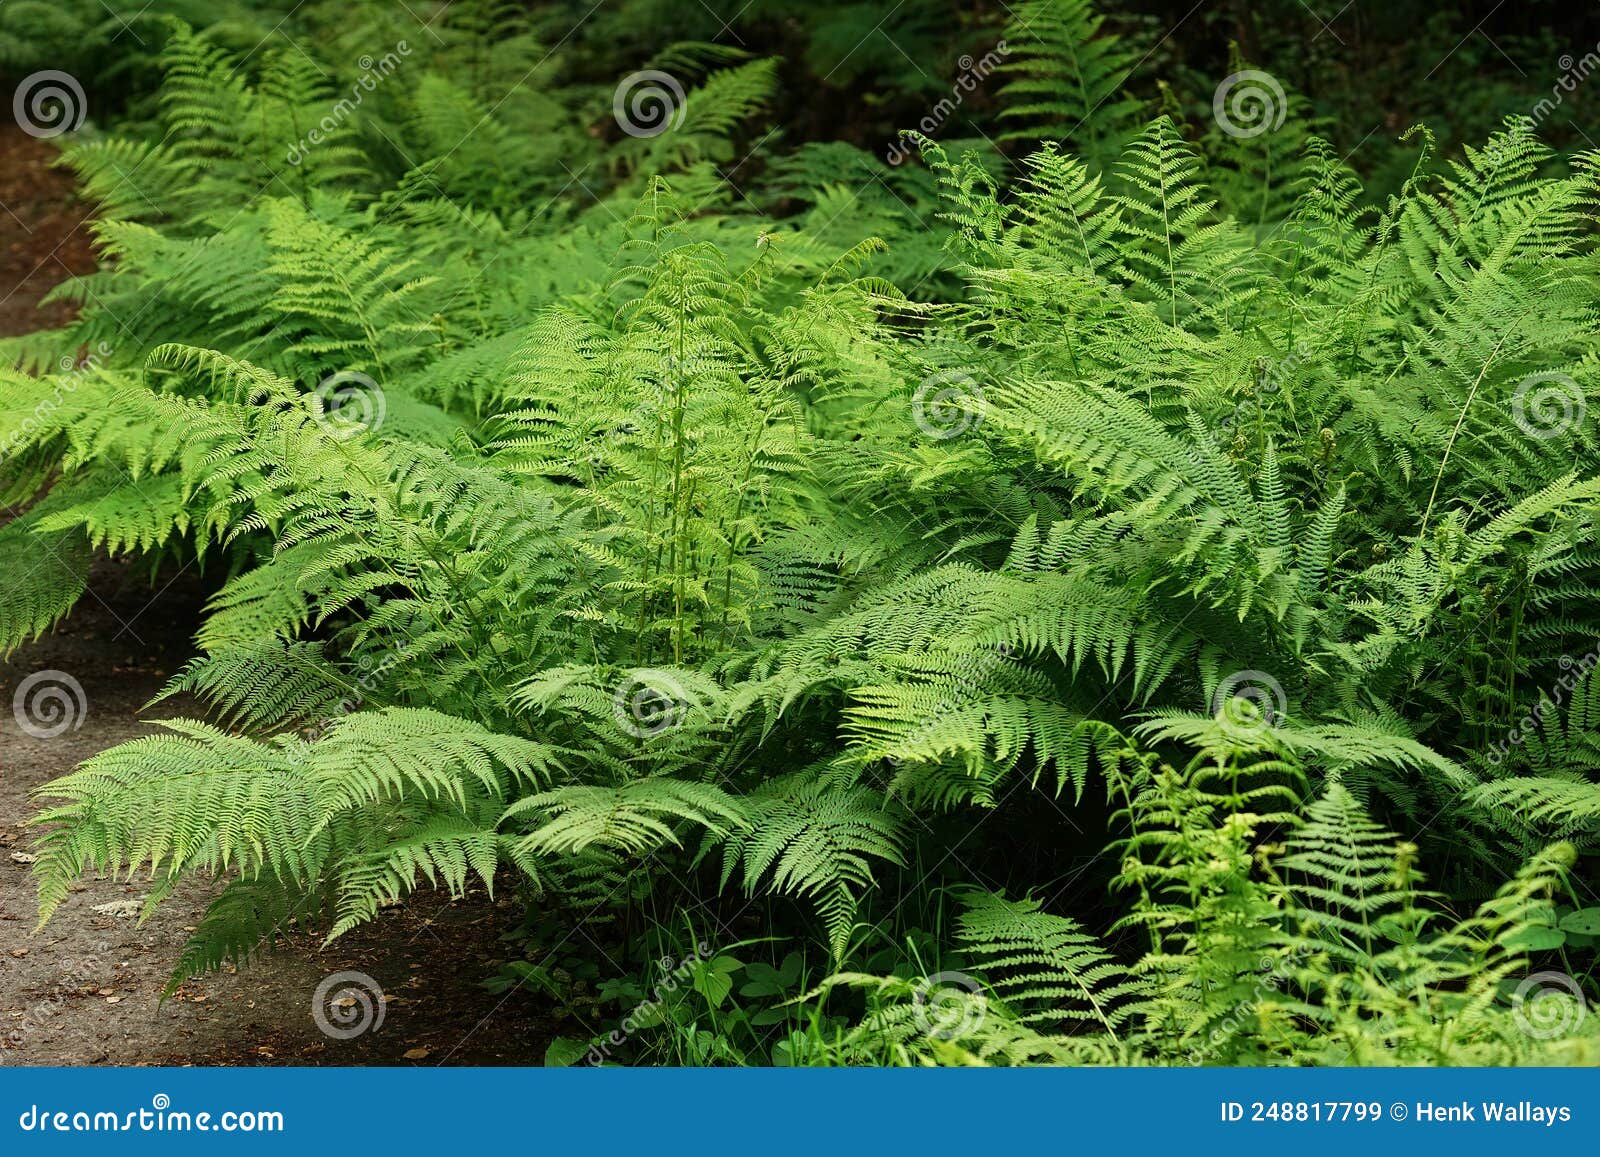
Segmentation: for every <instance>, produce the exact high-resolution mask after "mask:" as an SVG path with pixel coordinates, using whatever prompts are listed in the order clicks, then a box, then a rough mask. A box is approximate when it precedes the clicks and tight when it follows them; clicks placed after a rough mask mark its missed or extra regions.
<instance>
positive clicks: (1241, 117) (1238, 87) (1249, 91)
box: [1211, 68, 1289, 140]
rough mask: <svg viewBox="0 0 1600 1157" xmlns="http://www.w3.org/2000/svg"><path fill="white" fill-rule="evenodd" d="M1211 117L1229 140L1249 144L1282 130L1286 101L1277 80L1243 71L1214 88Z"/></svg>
mask: <svg viewBox="0 0 1600 1157" xmlns="http://www.w3.org/2000/svg"><path fill="white" fill-rule="evenodd" d="M1211 113H1212V115H1213V116H1215V117H1216V118H1217V125H1218V126H1219V127H1220V128H1221V129H1222V131H1223V132H1225V133H1227V134H1228V135H1229V136H1230V137H1237V138H1239V139H1240V140H1249V139H1250V138H1251V137H1259V136H1260V135H1261V134H1262V133H1271V132H1277V131H1278V130H1279V129H1280V128H1282V127H1283V121H1284V118H1285V117H1287V116H1288V115H1289V98H1288V97H1287V96H1285V95H1284V92H1283V85H1281V84H1279V83H1278V78H1277V77H1275V76H1273V75H1272V74H1271V73H1270V72H1262V71H1261V70H1260V69H1257V68H1247V69H1245V70H1244V71H1243V72H1236V73H1234V74H1233V75H1232V76H1230V77H1228V78H1226V79H1225V80H1224V81H1223V82H1222V83H1221V84H1219V85H1217V91H1216V92H1215V93H1214V94H1213V95H1212V97H1211Z"/></svg>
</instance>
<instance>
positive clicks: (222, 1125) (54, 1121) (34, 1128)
mask: <svg viewBox="0 0 1600 1157" xmlns="http://www.w3.org/2000/svg"><path fill="white" fill-rule="evenodd" d="M17 1126H18V1128H20V1129H21V1130H22V1131H23V1132H24V1133H282V1132H283V1131H284V1128H285V1126H284V1121H283V1114H282V1113H281V1112H279V1111H277V1110H275V1109H273V1110H265V1111H263V1110H259V1109H243V1110H241V1109H226V1110H224V1111H223V1112H221V1113H211V1112H201V1113H191V1112H187V1111H185V1110H183V1109H174V1108H173V1107H172V1098H171V1097H169V1096H167V1094H165V1093H157V1094H156V1095H155V1096H153V1097H151V1098H150V1107H149V1108H148V1109H143V1108H141V1109H131V1110H129V1111H128V1112H126V1113H114V1112H108V1111H106V1110H104V1109H101V1110H85V1109H76V1110H74V1109H53V1108H51V1107H49V1106H48V1105H45V1106H41V1105H29V1106H28V1107H27V1109H25V1110H23V1112H22V1114H21V1115H20V1116H19V1117H18V1118H17Z"/></svg>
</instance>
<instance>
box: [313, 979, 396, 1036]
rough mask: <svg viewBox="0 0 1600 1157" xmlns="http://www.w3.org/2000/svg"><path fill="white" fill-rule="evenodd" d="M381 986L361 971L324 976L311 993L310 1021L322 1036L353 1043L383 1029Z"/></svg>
mask: <svg viewBox="0 0 1600 1157" xmlns="http://www.w3.org/2000/svg"><path fill="white" fill-rule="evenodd" d="M384 1011H385V1010H384V1007H383V986H382V985H380V984H379V983H378V982H377V981H376V980H374V979H372V977H370V976H368V975H367V974H366V973H365V972H355V971H348V972H335V973H333V974H332V975H331V976H325V977H323V979H322V983H321V984H319V985H317V990H316V992H314V993H312V994H311V1019H312V1020H314V1021H315V1022H316V1024H317V1027H318V1028H319V1029H321V1030H322V1035H323V1036H326V1037H332V1038H333V1039H334V1040H354V1039H355V1038H356V1037H358V1036H361V1035H363V1034H364V1033H369V1032H376V1031H378V1029H380V1028H382V1027H383V1017H384Z"/></svg>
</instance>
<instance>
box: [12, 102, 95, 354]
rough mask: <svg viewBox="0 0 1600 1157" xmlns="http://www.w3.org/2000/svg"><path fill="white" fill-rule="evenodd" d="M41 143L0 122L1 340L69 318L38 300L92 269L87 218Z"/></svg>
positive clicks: (65, 308) (61, 306)
mask: <svg viewBox="0 0 1600 1157" xmlns="http://www.w3.org/2000/svg"><path fill="white" fill-rule="evenodd" d="M56 156H57V153H56V150H55V148H54V146H52V145H51V144H50V143H49V142H48V141H41V140H36V139H35V138H33V137H30V136H29V135H28V134H27V133H25V132H23V131H22V130H21V129H19V128H17V127H16V126H15V125H14V124H11V123H10V120H9V118H7V119H6V121H5V123H3V124H0V336H10V335H13V334H22V333H29V332H31V331H33V330H36V329H51V328H53V327H55V326H58V325H62V324H64V323H66V322H67V321H69V320H70V319H71V317H72V307H71V306H70V305H67V304H65V303H56V304H54V305H51V306H49V307H48V308H46V309H44V310H40V309H39V308H38V305H39V299H40V298H42V297H43V296H44V295H45V294H46V293H48V292H49V291H50V290H51V289H53V288H54V287H55V286H56V285H57V284H58V283H60V282H62V281H65V280H66V279H67V278H68V277H70V276H73V275H75V274H83V273H90V272H92V271H93V270H94V265H95V262H94V251H93V248H92V246H91V238H90V236H89V233H88V231H87V229H85V228H84V225H85V223H86V218H87V212H86V211H85V209H84V208H83V206H82V205H81V204H80V203H79V202H78V200H77V198H76V197H75V196H74V195H73V190H72V181H71V179H70V176H69V174H68V173H66V172H65V171H63V170H61V169H58V168H55V167H53V166H52V162H53V161H54V160H55V158H56Z"/></svg>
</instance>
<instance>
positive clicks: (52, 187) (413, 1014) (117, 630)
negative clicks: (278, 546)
mask: <svg viewBox="0 0 1600 1157" xmlns="http://www.w3.org/2000/svg"><path fill="white" fill-rule="evenodd" d="M54 155H55V154H54V150H53V149H52V148H51V147H50V146H49V145H48V144H46V143H44V142H41V141H36V140H34V139H33V138H31V137H28V136H25V135H24V134H22V133H21V132H20V131H18V130H17V129H15V128H13V127H11V126H6V127H5V128H3V129H0V298H4V300H3V301H0V335H8V334H18V333H25V332H29V331H31V330H36V329H41V328H46V327H49V326H54V325H59V324H61V323H63V322H64V321H66V320H68V318H69V316H70V311H69V310H68V309H66V308H65V307H52V309H50V310H49V311H47V312H45V313H40V312H38V311H36V310H35V308H34V307H35V305H36V303H37V302H38V300H39V298H40V297H42V296H43V295H44V294H45V293H46V292H47V291H48V290H49V288H50V287H51V286H53V285H54V284H56V283H58V282H60V281H61V280H63V279H64V278H66V277H67V276H68V275H69V274H72V273H81V272H86V271H87V270H89V269H92V268H93V264H94V262H93V255H92V253H91V251H90V247H89V241H88V238H87V236H86V234H85V233H84V230H83V221H84V217H85V214H84V212H83V210H82V208H81V207H80V206H79V205H78V204H77V203H76V201H75V199H74V198H73V195H72V188H71V185H70V183H69V181H68V179H67V176H66V175H65V174H63V173H62V172H61V171H60V170H55V169H52V168H50V167H49V163H50V161H51V160H52V159H53V157H54ZM9 513H10V512H6V511H0V517H6V516H9ZM6 565H7V563H6V560H5V559H3V558H0V581H4V579H5V567H6ZM204 594H205V592H204V590H203V589H202V586H201V584H200V582H199V580H198V578H197V576H195V575H194V574H192V573H190V574H180V575H176V576H163V577H162V578H160V579H159V580H158V581H157V582H156V583H155V584H154V585H153V586H152V584H151V583H150V582H149V580H148V576H147V575H145V574H143V573H137V572H134V571H131V570H130V569H128V568H127V567H124V566H120V565H116V564H112V563H104V562H103V563H101V564H99V565H98V566H97V567H96V570H95V573H94V575H93V578H92V581H91V583H90V589H89V592H88V593H87V594H86V595H85V596H84V598H83V600H82V601H81V602H80V603H79V605H78V608H77V609H76V610H75V611H74V612H73V614H72V615H71V617H70V618H69V619H68V620H67V622H66V623H64V624H63V625H62V626H61V627H60V628H59V629H58V630H57V631H55V632H54V633H52V634H51V635H49V636H47V637H46V638H44V639H42V640H40V641H39V642H37V643H36V644H33V645H31V646H28V647H24V648H22V649H20V650H19V651H18V652H17V653H16V654H14V655H12V656H11V658H10V661H9V662H0V1065H4V1064H29V1065H83V1064H116V1065H167V1064H190V1063H193V1064H235V1065H237V1064H257V1065H271V1064H302V1065H304V1064H440V1063H448V1064H529V1063H531V1064H537V1063H539V1060H540V1059H541V1057H542V1056H543V1052H544V1047H545V1044H546V1042H547V1041H548V1040H549V1039H550V1037H551V1036H553V1035H554V1033H555V1029H554V1027H553V1025H551V1024H549V1023H547V1021H546V1019H545V1014H544V1009H543V1007H542V1006H541V1005H540V1004H538V1003H537V1002H535V1001H534V1000H532V999H531V998H530V997H529V996H528V995H527V994H525V993H517V994H514V995H513V996H511V997H510V998H509V999H505V1000H502V998H500V997H498V996H493V995H491V994H490V993H489V992H488V991H486V990H485V989H484V988H483V986H482V981H483V980H484V979H485V978H486V977H487V976H489V975H490V974H491V973H492V972H493V971H494V968H495V964H496V962H497V959H498V957H500V956H501V955H502V954H503V953H504V948H503V946H502V944H501V942H500V939H499V937H500V934H501V932H502V931H503V930H504V929H505V928H506V927H508V926H509V925H510V924H511V922H512V921H513V920H514V918H515V912H514V910H513V909H511V908H510V907H508V906H506V905H507V902H506V901H505V900H501V901H500V902H499V904H498V905H497V904H495V903H492V902H490V901H489V900H488V898H487V897H486V896H484V895H482V894H481V892H480V893H479V894H477V895H473V896H469V897H467V898H466V899H464V900H462V901H460V902H455V903H452V902H451V901H450V900H449V899H448V897H445V896H437V895H429V894H422V895H419V896H418V897H417V898H416V899H415V900H414V901H413V902H411V903H409V904H407V905H405V906H404V907H403V908H399V909H396V910H394V911H393V912H391V913H389V914H387V915H386V916H385V917H384V918H382V919H380V920H378V921H376V922H375V923H373V924H371V925H369V926H367V927H366V928H363V929H361V930H358V931H357V932H354V933H352V934H350V935H349V936H348V937H346V938H344V939H342V940H340V941H339V942H338V943H337V944H336V945H334V946H333V947H332V948H329V949H326V950H324V949H322V948H321V946H320V939H319V938H318V937H317V936H315V935H310V934H306V933H295V934H292V935H290V936H289V937H288V938H287V940H286V941H284V942H280V944H279V946H278V947H277V949H276V950H274V951H273V952H271V953H270V954H268V955H267V956H265V957H264V958H262V959H260V960H258V961H256V962H254V963H252V964H251V965H250V966H249V967H248V968H246V969H244V970H243V971H240V972H238V973H222V974H217V975H212V976H207V977H205V978H202V979H194V980H190V981H188V982H187V983H185V984H184V986H183V987H182V989H181V990H180V991H179V992H178V994H177V996H176V997H174V998H172V999H170V1000H168V1001H166V1002H165V1003H162V1002H160V1001H159V995H160V993H161V990H162V988H163V986H164V984H165V982H166V979H167V976H168V973H169V971H170V969H171V967H172V966H173V964H174V962H175V961H176V960H177V959H178V955H179V952H180V951H181V949H182V946H183V944H184V942H185V941H186V939H187V938H188V934H189V932H190V931H191V930H192V929H193V928H194V926H195V925H197V924H198V923H199V921H200V917H201V915H202V913H203V912H204V910H205V906H206V904H207V903H208V901H209V899H210V898H211V897H212V896H213V895H215V893H216V891H217V886H216V885H214V884H212V883H211V882H209V881H189V882H187V883H186V884H185V885H184V886H183V887H181V888H180V889H179V891H178V893H177V894H176V895H174V896H173V897H172V898H170V899H169V900H168V901H167V902H166V903H165V904H163V905H162V906H161V908H160V909H159V910H158V911H157V912H156V914H155V915H154V916H153V917H152V918H151V920H150V921H149V922H148V923H146V924H143V925H140V924H139V923H138V922H137V908H138V901H139V899H140V897H141V896H143V895H144V894H145V891H146V890H147V889H146V888H144V887H141V886H140V884H139V883H137V882H135V883H127V882H123V881H118V880H112V879H107V878H105V877H99V878H85V879H84V880H82V881H81V882H80V884H79V887H78V889H77V890H75V891H74V892H73V894H72V895H71V896H69V897H68V899H67V901H66V903H65V904H63V905H62V907H61V909H60V911H59V912H58V913H57V914H56V916H55V918H54V919H53V920H52V921H51V922H50V923H49V925H47V926H46V927H45V928H44V929H42V930H40V931H38V932H37V933H35V932H34V924H35V923H36V920H35V917H36V912H37V909H36V906H35V901H34V890H33V884H32V878H31V874H30V871H29V867H28V862H27V861H28V858H29V855H30V853H29V851H28V847H29V844H30V842H31V833H30V832H28V831H26V830H25V829H24V825H25V823H26V821H27V819H28V818H29V817H30V816H32V815H33V814H35V812H36V811H37V810H38V805H37V803H36V802H35V801H34V800H32V799H31V798H30V794H29V793H30V792H32V791H33V790H34V789H35V788H37V787H39V786H40V785H41V784H43V783H46V782H47V781H49V780H50V779H53V778H54V777H56V776H59V775H63V774H65V773H66V772H69V771H71V770H72V769H73V768H74V767H75V766H76V765H77V764H78V763H79V762H81V761H82V760H84V759H86V758H88V757H89V756H91V755H94V754H96V753H97V752H100V751H103V750H104V749H105V748H107V747H110V746H111V745H113V744H115V743H120V742H122V741H123V740H126V739H131V738H133V737H135V736H137V735H143V734H149V733H150V732H151V731H154V730H156V728H154V727H151V726H149V725H148V724H146V723H144V722H142V721H141V720H143V719H159V718H164V717H168V716H174V715H190V716H194V715H198V714H201V708H200V707H199V705H197V704H195V703H193V702H183V701H171V702H166V703H162V704H160V705H159V706H158V707H156V708H153V709H152V710H151V711H149V712H147V713H145V712H142V710H141V709H142V708H143V706H144V704H145V703H146V702H148V701H149V699H150V698H151V696H153V695H154V694H155V693H156V692H157V691H158V690H159V689H160V687H161V686H162V685H163V683H164V682H165V681H166V679H167V677H168V676H170V675H171V674H172V673H173V672H174V671H175V670H177V669H178V668H179V667H180V666H182V664H183V662H184V661H185V660H186V659H187V658H188V657H189V655H190V653H191V650H190V642H189V641H190V639H191V638H192V637H193V631H194V626H195V623H196V620H197V617H198V614H199V609H200V606H201V604H202V602H203V600H204ZM46 672H54V673H55V674H50V675H45V674H44V673H46ZM63 675H64V676H68V677H70V679H71V680H73V681H75V683H76V685H77V687H79V688H81V697H80V696H79V694H78V692H77V691H76V690H74V689H73V685H72V683H70V682H68V681H67V680H66V679H64V678H62V676H63ZM34 676H41V678H40V679H38V680H36V681H35V682H34V684H32V692H33V694H34V695H37V694H38V693H39V692H41V691H44V690H45V689H46V688H48V687H56V688H65V689H66V694H67V696H68V698H67V699H66V700H63V701H61V704H62V706H63V707H65V708H66V709H67V710H69V711H70V712H71V713H72V714H71V725H70V726H66V727H64V729H62V730H61V731H60V733H59V734H55V735H49V736H43V737H41V736H36V735H31V734H29V733H27V732H26V731H24V730H23V728H22V727H21V725H20V722H19V720H18V719H17V718H16V717H15V716H14V713H13V699H14V696H15V695H16V694H17V692H18V690H19V688H21V687H22V684H23V683H24V681H25V680H28V679H30V678H32V677H34ZM36 702H37V700H36ZM56 719H57V717H55V716H48V715H47V716H43V717H40V718H38V719H37V720H36V722H35V723H34V730H36V731H38V730H50V729H51V727H50V725H51V724H53V723H54V722H55V721H56ZM40 723H42V724H43V725H44V726H43V727H40V726H39V724H40ZM341 972H356V973H361V974H362V977H361V978H344V979H342V980H338V981H336V982H334V983H333V984H332V986H331V988H329V987H328V986H326V985H325V981H327V979H328V978H329V977H332V976H335V974H337V973H341ZM319 986H322V987H324V989H325V1000H324V1001H323V1002H322V1004H323V1007H322V1009H321V1011H322V1013H323V1020H324V1021H325V1022H326V1023H327V1024H328V1025H329V1026H330V1028H331V1029H332V1030H333V1032H332V1033H331V1034H330V1033H328V1032H324V1031H323V1030H322V1029H321V1028H319V1027H318V1023H317V1020H316V1019H315V1018H314V1017H313V1015H312V1012H313V1009H312V1006H313V1001H314V999H315V997H316V996H317V993H318V990H319ZM380 1008H381V1010H382V1015H381V1020H380V1017H379V1014H378V1010H379V1009H380ZM357 1029H361V1030H363V1031H353V1030H357Z"/></svg>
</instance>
